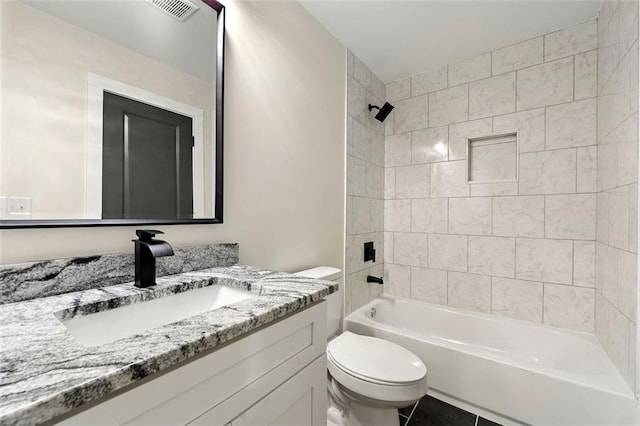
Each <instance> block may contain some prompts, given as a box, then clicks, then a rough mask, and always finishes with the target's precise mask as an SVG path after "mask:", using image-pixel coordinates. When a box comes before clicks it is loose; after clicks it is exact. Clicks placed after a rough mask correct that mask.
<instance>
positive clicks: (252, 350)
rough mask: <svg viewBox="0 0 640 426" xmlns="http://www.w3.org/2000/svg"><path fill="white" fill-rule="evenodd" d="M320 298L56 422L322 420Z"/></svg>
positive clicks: (323, 319) (304, 422)
mask: <svg viewBox="0 0 640 426" xmlns="http://www.w3.org/2000/svg"><path fill="white" fill-rule="evenodd" d="M325 347H326V306H325V302H324V301H323V302H320V303H317V304H315V305H314V306H311V307H309V308H307V309H305V310H303V311H301V312H298V313H295V314H293V315H291V316H288V317H286V318H284V319H282V320H280V321H277V322H276V323H274V324H272V325H269V326H267V327H265V328H262V329H259V330H257V331H254V332H252V333H249V334H248V335H247V336H244V337H241V338H239V339H237V340H235V341H233V342H231V343H229V344H227V345H225V346H223V347H221V348H219V349H217V350H215V351H213V352H210V353H208V354H207V355H204V356H201V357H199V358H197V359H195V360H193V361H191V362H187V363H184V364H183V365H180V366H178V367H176V368H174V369H172V370H170V371H168V372H166V373H164V374H162V373H160V374H159V375H158V377H155V378H154V377H153V376H152V377H150V378H148V379H145V382H144V383H142V384H140V385H138V386H136V387H134V388H132V389H130V390H127V391H125V392H120V393H118V394H117V395H116V396H113V397H112V398H109V399H107V400H105V401H103V402H99V403H96V404H94V405H93V406H91V407H90V408H87V409H85V410H83V411H80V412H78V413H75V414H73V413H72V414H73V415H72V416H70V417H67V418H65V419H64V420H61V421H60V424H65V425H87V424H92V425H94V424H110V425H112V424H132V425H160V424H162V425H182V424H194V425H233V426H236V425H238V426H240V425H268V424H277V425H287V424H288V425H322V426H324V425H326V409H327V401H326V358H325Z"/></svg>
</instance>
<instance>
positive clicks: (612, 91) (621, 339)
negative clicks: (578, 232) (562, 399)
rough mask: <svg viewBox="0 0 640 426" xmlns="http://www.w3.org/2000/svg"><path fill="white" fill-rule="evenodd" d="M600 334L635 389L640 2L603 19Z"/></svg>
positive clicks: (606, 8)
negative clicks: (639, 7)
mask: <svg viewBox="0 0 640 426" xmlns="http://www.w3.org/2000/svg"><path fill="white" fill-rule="evenodd" d="M597 100H598V133H597V134H598V195H597V243H596V257H597V278H596V317H595V318H596V320H595V332H596V335H597V336H598V339H599V340H600V342H601V344H602V346H603V347H604V348H605V350H606V351H607V353H608V355H609V357H610V358H611V360H612V361H613V363H614V364H615V365H616V367H617V368H618V370H619V371H620V372H621V373H622V375H623V376H624V377H625V378H626V379H627V382H628V383H629V384H630V385H631V387H632V388H633V389H635V382H636V378H635V376H636V359H635V358H636V350H635V347H636V325H637V306H636V305H637V303H636V300H637V291H638V288H637V286H638V284H637V252H638V241H637V232H638V211H637V206H638V1H637V0H636V1H611V0H606V1H605V2H604V4H603V6H602V10H601V11H600V17H599V19H598V99H597Z"/></svg>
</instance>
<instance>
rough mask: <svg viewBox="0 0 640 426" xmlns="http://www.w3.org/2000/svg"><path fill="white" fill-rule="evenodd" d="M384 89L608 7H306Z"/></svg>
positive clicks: (317, 3) (423, 0)
mask: <svg viewBox="0 0 640 426" xmlns="http://www.w3.org/2000/svg"><path fill="white" fill-rule="evenodd" d="M300 2H301V3H302V6H303V7H305V8H306V9H307V10H308V11H309V12H310V13H311V14H312V15H313V16H314V17H315V18H316V19H317V20H318V21H319V22H320V23H321V24H322V25H323V26H324V27H325V28H327V29H328V30H329V32H331V33H332V34H333V35H334V36H335V37H336V38H337V39H338V40H340V42H342V44H344V45H345V46H346V47H347V48H349V49H350V50H351V51H352V52H354V53H355V54H356V56H358V57H359V58H360V59H361V60H362V61H363V62H364V63H365V64H366V65H367V66H368V67H369V68H370V69H371V70H373V71H374V72H375V73H376V75H378V77H380V78H381V79H382V81H384V82H389V81H393V80H397V79H399V78H403V77H407V76H409V75H412V74H417V73H420V72H423V71H427V70H429V69H432V68H435V67H438V66H442V65H446V64H449V63H452V62H456V61H458V60H461V59H464V58H468V57H470V56H474V55H477V54H480V53H483V52H487V51H489V50H493V49H497V48H500V47H503V46H508V45H510V44H513V43H517V42H520V41H524V40H526V39H529V38H532V37H535V36H539V35H542V34H545V33H548V32H551V31H554V30H558V29H561V28H564V27H567V26H570V25H573V24H576V23H578V22H582V21H585V20H587V19H591V18H594V17H596V16H597V15H598V12H599V11H600V6H601V5H602V0H551V1H550V0H501V1H496V0H475V1H469V0H466V1H457V0H416V1H404V0H385V1H375V0H300Z"/></svg>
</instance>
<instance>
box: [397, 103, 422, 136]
mask: <svg viewBox="0 0 640 426" xmlns="http://www.w3.org/2000/svg"><path fill="white" fill-rule="evenodd" d="M394 112H395V133H404V132H409V131H411V130H419V129H426V128H427V127H429V97H428V95H422V96H417V97H413V98H410V99H406V100H404V101H399V102H396V103H395V109H394Z"/></svg>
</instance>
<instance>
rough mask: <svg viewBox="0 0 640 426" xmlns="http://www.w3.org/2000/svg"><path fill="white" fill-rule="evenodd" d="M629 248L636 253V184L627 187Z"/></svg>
mask: <svg viewBox="0 0 640 426" xmlns="http://www.w3.org/2000/svg"><path fill="white" fill-rule="evenodd" d="M629 250H630V251H631V252H632V253H634V254H637V253H638V184H637V183H635V184H633V185H631V186H630V187H629Z"/></svg>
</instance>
